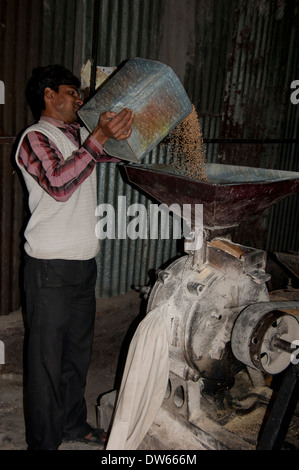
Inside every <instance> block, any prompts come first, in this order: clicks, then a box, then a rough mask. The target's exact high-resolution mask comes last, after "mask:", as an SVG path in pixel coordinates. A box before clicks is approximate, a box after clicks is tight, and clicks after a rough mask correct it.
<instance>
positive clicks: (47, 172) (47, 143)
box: [19, 117, 120, 202]
mask: <svg viewBox="0 0 299 470" xmlns="http://www.w3.org/2000/svg"><path fill="white" fill-rule="evenodd" d="M41 120H45V121H48V122H50V123H51V124H53V125H54V126H56V127H58V128H59V129H61V130H62V132H63V133H64V134H65V135H67V137H68V138H69V139H70V140H71V141H72V142H73V143H74V144H75V146H76V147H77V149H78V150H76V151H74V152H73V153H72V154H71V155H70V156H69V157H68V158H67V159H66V160H65V159H64V158H63V156H62V154H61V152H60V151H59V150H58V148H57V146H56V145H55V144H54V143H53V142H52V141H51V140H49V139H48V138H47V137H46V136H45V135H44V134H42V133H41V132H35V131H31V132H28V134H27V135H26V136H25V138H24V140H23V142H22V145H21V148H20V152H19V162H20V164H21V165H22V166H23V167H24V168H25V169H26V170H27V171H28V173H30V175H31V176H33V178H34V179H35V180H36V181H37V183H38V184H39V185H40V186H41V187H42V188H43V189H44V190H45V191H47V193H49V194H50V196H52V197H53V198H54V199H55V200H56V201H60V202H64V201H67V200H68V199H69V198H70V197H71V195H72V194H73V193H74V191H76V189H77V188H78V187H79V186H80V184H81V183H83V181H84V180H85V179H86V178H87V177H88V176H89V175H90V174H91V172H92V171H93V169H94V167H95V165H96V163H101V162H119V161H120V160H119V159H117V158H113V157H109V156H108V155H107V154H105V152H104V150H103V147H102V145H101V144H100V143H99V142H98V141H97V140H96V139H95V138H94V137H92V136H90V137H89V138H88V139H87V140H86V141H85V142H84V143H83V144H82V145H81V142H80V125H79V124H78V123H74V124H71V125H69V124H65V123H64V122H63V121H59V120H57V119H53V118H49V117H41Z"/></svg>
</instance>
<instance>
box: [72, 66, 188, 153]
mask: <svg viewBox="0 0 299 470" xmlns="http://www.w3.org/2000/svg"><path fill="white" fill-rule="evenodd" d="M125 107H127V108H131V109H132V110H133V114H134V121H133V125H132V134H131V136H130V137H129V138H128V139H127V140H123V141H116V140H113V139H109V141H108V142H107V143H106V144H105V146H104V148H105V151H106V152H107V153H108V154H109V155H112V156H114V157H118V158H120V159H122V160H128V161H131V162H137V161H139V160H140V159H141V158H142V157H143V156H145V155H146V154H147V153H148V152H150V151H151V150H152V149H153V148H154V147H155V146H157V145H158V144H159V142H161V140H162V139H163V138H164V137H166V135H167V134H169V133H170V132H171V131H172V130H173V129H174V128H175V127H176V126H177V125H178V124H179V123H180V122H181V121H183V120H184V119H185V117H187V116H188V115H189V114H190V113H191V111H192V105H191V103H190V100H189V98H188V96H187V94H186V91H185V89H184V87H183V85H182V84H181V82H180V80H179V79H178V77H177V76H176V75H175V73H174V72H173V71H172V69H171V68H170V67H168V66H167V65H165V64H162V63H161V62H156V61H152V60H146V59H140V58H135V59H130V60H128V61H127V62H126V63H125V65H123V66H122V67H121V68H120V69H119V70H118V71H117V72H116V73H115V74H114V75H113V76H112V77H111V78H110V79H108V81H107V82H105V83H104V85H103V86H102V87H101V88H100V89H99V91H98V92H97V93H96V94H95V95H94V96H93V97H92V98H91V99H90V100H89V101H88V102H86V103H85V104H84V105H83V106H82V107H81V109H80V110H79V111H78V115H79V117H80V119H81V120H82V121H83V123H84V124H85V125H86V127H87V128H88V129H89V131H90V132H92V131H93V130H94V128H95V127H96V125H97V123H98V119H99V116H100V114H101V113H103V112H104V111H107V110H110V111H114V112H117V113H118V112H120V111H121V110H122V109H123V108H125Z"/></svg>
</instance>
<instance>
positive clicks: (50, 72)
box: [26, 65, 80, 121]
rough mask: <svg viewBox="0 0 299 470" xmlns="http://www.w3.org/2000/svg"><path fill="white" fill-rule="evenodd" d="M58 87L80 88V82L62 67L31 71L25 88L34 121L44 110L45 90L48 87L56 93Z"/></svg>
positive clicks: (49, 66)
mask: <svg viewBox="0 0 299 470" xmlns="http://www.w3.org/2000/svg"><path fill="white" fill-rule="evenodd" d="M59 85H74V86H75V87H76V88H80V80H79V79H78V78H77V77H75V75H73V73H72V72H70V71H69V70H67V69H66V68H65V67H63V66H62V65H48V66H46V67H37V68H35V69H33V70H32V76H31V77H30V79H29V80H28V83H27V87H26V99H27V102H28V104H29V106H30V109H31V112H32V114H33V117H34V119H35V120H36V121H38V120H39V118H40V116H41V112H42V110H43V109H45V100H44V90H45V88H47V87H49V88H51V90H54V91H56V92H58V87H59Z"/></svg>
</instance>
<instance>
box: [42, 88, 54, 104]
mask: <svg viewBox="0 0 299 470" xmlns="http://www.w3.org/2000/svg"><path fill="white" fill-rule="evenodd" d="M54 93H55V92H54V90H52V88H50V87H46V88H45V89H44V97H45V100H47V101H53V99H54Z"/></svg>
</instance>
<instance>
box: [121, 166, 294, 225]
mask: <svg viewBox="0 0 299 470" xmlns="http://www.w3.org/2000/svg"><path fill="white" fill-rule="evenodd" d="M125 169H126V173H127V175H128V179H129V181H130V182H131V183H133V184H135V185H136V186H137V187H138V188H140V189H142V190H143V191H145V192H146V193H147V194H148V195H150V196H152V197H153V198H155V199H156V200H157V201H159V202H160V203H161V204H166V205H168V206H170V205H171V204H173V203H177V204H178V205H179V206H180V207H182V206H183V204H203V224H204V226H205V227H207V228H220V227H221V228H224V227H233V226H237V225H239V224H240V223H241V222H243V221H244V220H246V219H248V218H249V217H251V216H252V215H255V214H257V213H259V212H262V211H263V210H265V209H267V208H268V207H271V206H272V205H274V204H276V203H277V202H279V201H280V200H282V199H284V198H285V197H287V196H289V195H291V194H294V193H296V192H298V191H299V172H294V171H284V170H272V169H266V168H251V167H244V166H235V165H223V164H217V163H207V164H206V165H205V171H206V175H207V181H200V180H195V179H192V178H186V177H184V176H182V175H180V174H178V173H176V172H175V170H174V168H173V167H172V166H171V165H159V164H158V165H146V166H145V165H138V164H131V165H126V167H125ZM178 215H180V214H178Z"/></svg>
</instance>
